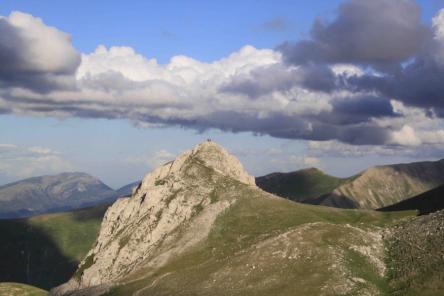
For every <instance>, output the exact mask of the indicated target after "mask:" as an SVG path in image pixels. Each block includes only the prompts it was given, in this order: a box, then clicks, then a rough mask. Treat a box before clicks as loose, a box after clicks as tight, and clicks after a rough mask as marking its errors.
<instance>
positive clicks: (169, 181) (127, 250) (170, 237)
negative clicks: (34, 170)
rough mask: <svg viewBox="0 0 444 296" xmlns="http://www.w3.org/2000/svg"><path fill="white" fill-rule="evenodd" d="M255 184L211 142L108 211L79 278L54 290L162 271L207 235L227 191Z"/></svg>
mask: <svg viewBox="0 0 444 296" xmlns="http://www.w3.org/2000/svg"><path fill="white" fill-rule="evenodd" d="M233 182H234V183H236V182H237V183H243V184H246V185H251V186H255V182H254V178H253V177H252V176H250V175H248V173H247V172H246V171H245V170H244V169H243V167H242V164H241V163H240V162H239V161H238V160H237V159H236V158H235V157H233V156H232V155H230V154H229V153H228V152H227V151H226V150H225V149H224V148H222V147H221V146H219V145H217V144H215V143H214V142H211V141H207V142H204V143H201V144H199V145H197V146H196V147H195V148H194V149H192V150H189V151H186V152H184V153H182V154H181V155H180V156H178V157H177V159H176V160H174V161H171V162H169V163H166V164H164V165H162V166H160V167H158V168H156V169H155V170H154V171H153V172H152V173H150V174H148V175H146V176H145V177H144V178H143V180H142V182H141V183H140V184H139V186H138V187H136V188H135V189H134V190H133V193H132V196H131V197H127V198H121V199H119V200H117V201H116V202H115V203H114V204H113V205H112V206H111V207H110V208H109V209H108V211H107V212H106V214H105V217H104V219H103V221H102V225H101V229H100V233H99V236H98V238H97V241H96V243H95V245H94V247H93V248H92V249H91V250H90V252H89V253H88V254H87V256H86V258H85V259H84V260H83V261H82V262H81V264H80V265H79V268H78V270H77V272H76V274H75V275H74V277H73V278H72V279H71V280H70V281H69V282H68V283H66V284H64V285H62V286H60V287H57V288H55V289H53V290H52V291H51V295H65V294H67V293H69V292H70V291H75V290H79V289H83V288H88V287H94V286H106V285H108V284H110V283H113V284H114V283H116V281H118V280H119V279H122V278H124V277H125V276H127V275H129V274H134V273H135V272H137V271H138V270H140V269H141V268H144V269H146V268H152V269H153V268H154V269H155V268H159V267H161V266H162V265H164V264H165V263H166V262H168V260H169V258H172V257H174V256H177V255H178V254H181V253H183V252H185V251H186V250H187V249H188V248H190V247H192V246H193V245H195V244H197V243H199V242H200V241H201V240H203V239H204V238H206V236H207V235H208V233H209V231H210V229H211V227H212V225H213V223H214V221H215V219H216V218H217V216H218V215H219V214H220V213H222V212H223V211H224V210H225V209H227V208H228V207H229V206H230V205H231V204H232V203H233V202H234V197H233V199H230V196H229V193H226V190H224V189H225V187H228V186H231V185H230V184H232V183H233Z"/></svg>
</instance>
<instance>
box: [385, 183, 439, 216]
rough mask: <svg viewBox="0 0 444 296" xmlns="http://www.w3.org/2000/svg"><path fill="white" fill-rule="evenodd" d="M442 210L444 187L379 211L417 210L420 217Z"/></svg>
mask: <svg viewBox="0 0 444 296" xmlns="http://www.w3.org/2000/svg"><path fill="white" fill-rule="evenodd" d="M442 209H444V185H441V186H439V187H437V188H434V189H432V190H429V191H427V192H424V193H422V194H420V195H417V196H414V197H411V198H409V199H406V200H403V201H401V202H398V203H396V204H393V205H390V206H388V207H384V208H380V209H378V211H406V210H417V211H418V213H419V214H420V215H426V214H429V213H433V212H436V211H438V210H442Z"/></svg>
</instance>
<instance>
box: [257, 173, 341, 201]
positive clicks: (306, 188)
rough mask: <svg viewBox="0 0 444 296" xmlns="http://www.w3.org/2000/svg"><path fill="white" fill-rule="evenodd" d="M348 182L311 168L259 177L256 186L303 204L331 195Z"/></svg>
mask: <svg viewBox="0 0 444 296" xmlns="http://www.w3.org/2000/svg"><path fill="white" fill-rule="evenodd" d="M347 180H349V179H341V178H336V177H333V176H330V175H327V174H325V173H324V172H322V171H321V170H319V169H316V168H309V169H304V170H299V171H295V172H290V173H272V174H269V175H266V176H262V177H258V178H256V184H257V186H259V187H260V188H262V189H263V190H265V191H267V192H270V193H273V194H276V195H278V196H281V197H285V198H288V199H291V200H294V201H300V202H301V201H302V202H303V201H304V200H309V199H313V198H316V197H319V196H321V195H323V194H326V193H329V192H331V191H333V190H334V189H335V188H337V187H338V186H340V185H342V184H343V183H345V182H346V181H347Z"/></svg>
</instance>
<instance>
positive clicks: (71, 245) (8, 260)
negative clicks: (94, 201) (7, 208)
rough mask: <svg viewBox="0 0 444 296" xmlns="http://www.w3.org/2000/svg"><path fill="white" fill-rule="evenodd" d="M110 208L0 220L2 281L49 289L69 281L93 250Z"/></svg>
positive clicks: (0, 280)
mask: <svg viewBox="0 0 444 296" xmlns="http://www.w3.org/2000/svg"><path fill="white" fill-rule="evenodd" d="M107 207H108V205H100V206H97V207H94V208H89V209H83V210H78V211H73V212H67V213H57V214H48V215H42V216H36V217H32V218H27V219H15V220H0V233H1V234H2V235H1V236H0V262H1V264H0V282H20V283H27V284H30V285H33V286H36V287H40V288H43V289H49V288H51V287H54V286H56V285H58V284H61V283H63V282H64V281H66V280H68V279H69V277H70V276H71V275H72V274H73V273H74V271H75V269H76V268H77V265H78V263H79V262H80V260H81V259H82V258H83V256H84V255H85V254H86V253H87V251H88V250H89V249H90V248H91V246H92V244H93V242H94V240H95V238H96V235H97V233H98V230H99V228H100V223H101V221H102V217H103V215H104V213H105V211H106V209H107Z"/></svg>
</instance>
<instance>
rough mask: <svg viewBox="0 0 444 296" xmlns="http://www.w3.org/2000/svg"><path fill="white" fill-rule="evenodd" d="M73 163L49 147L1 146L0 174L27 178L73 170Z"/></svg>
mask: <svg viewBox="0 0 444 296" xmlns="http://www.w3.org/2000/svg"><path fill="white" fill-rule="evenodd" d="M72 168H73V166H72V165H71V163H70V162H69V161H67V160H65V159H63V157H62V155H61V154H60V153H58V152H57V151H53V150H51V149H50V148H47V147H40V146H32V147H24V146H18V145H14V144H0V174H2V175H5V176H10V177H20V178H26V177H31V176H36V175H41V174H51V173H60V172H64V171H69V170H72Z"/></svg>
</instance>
